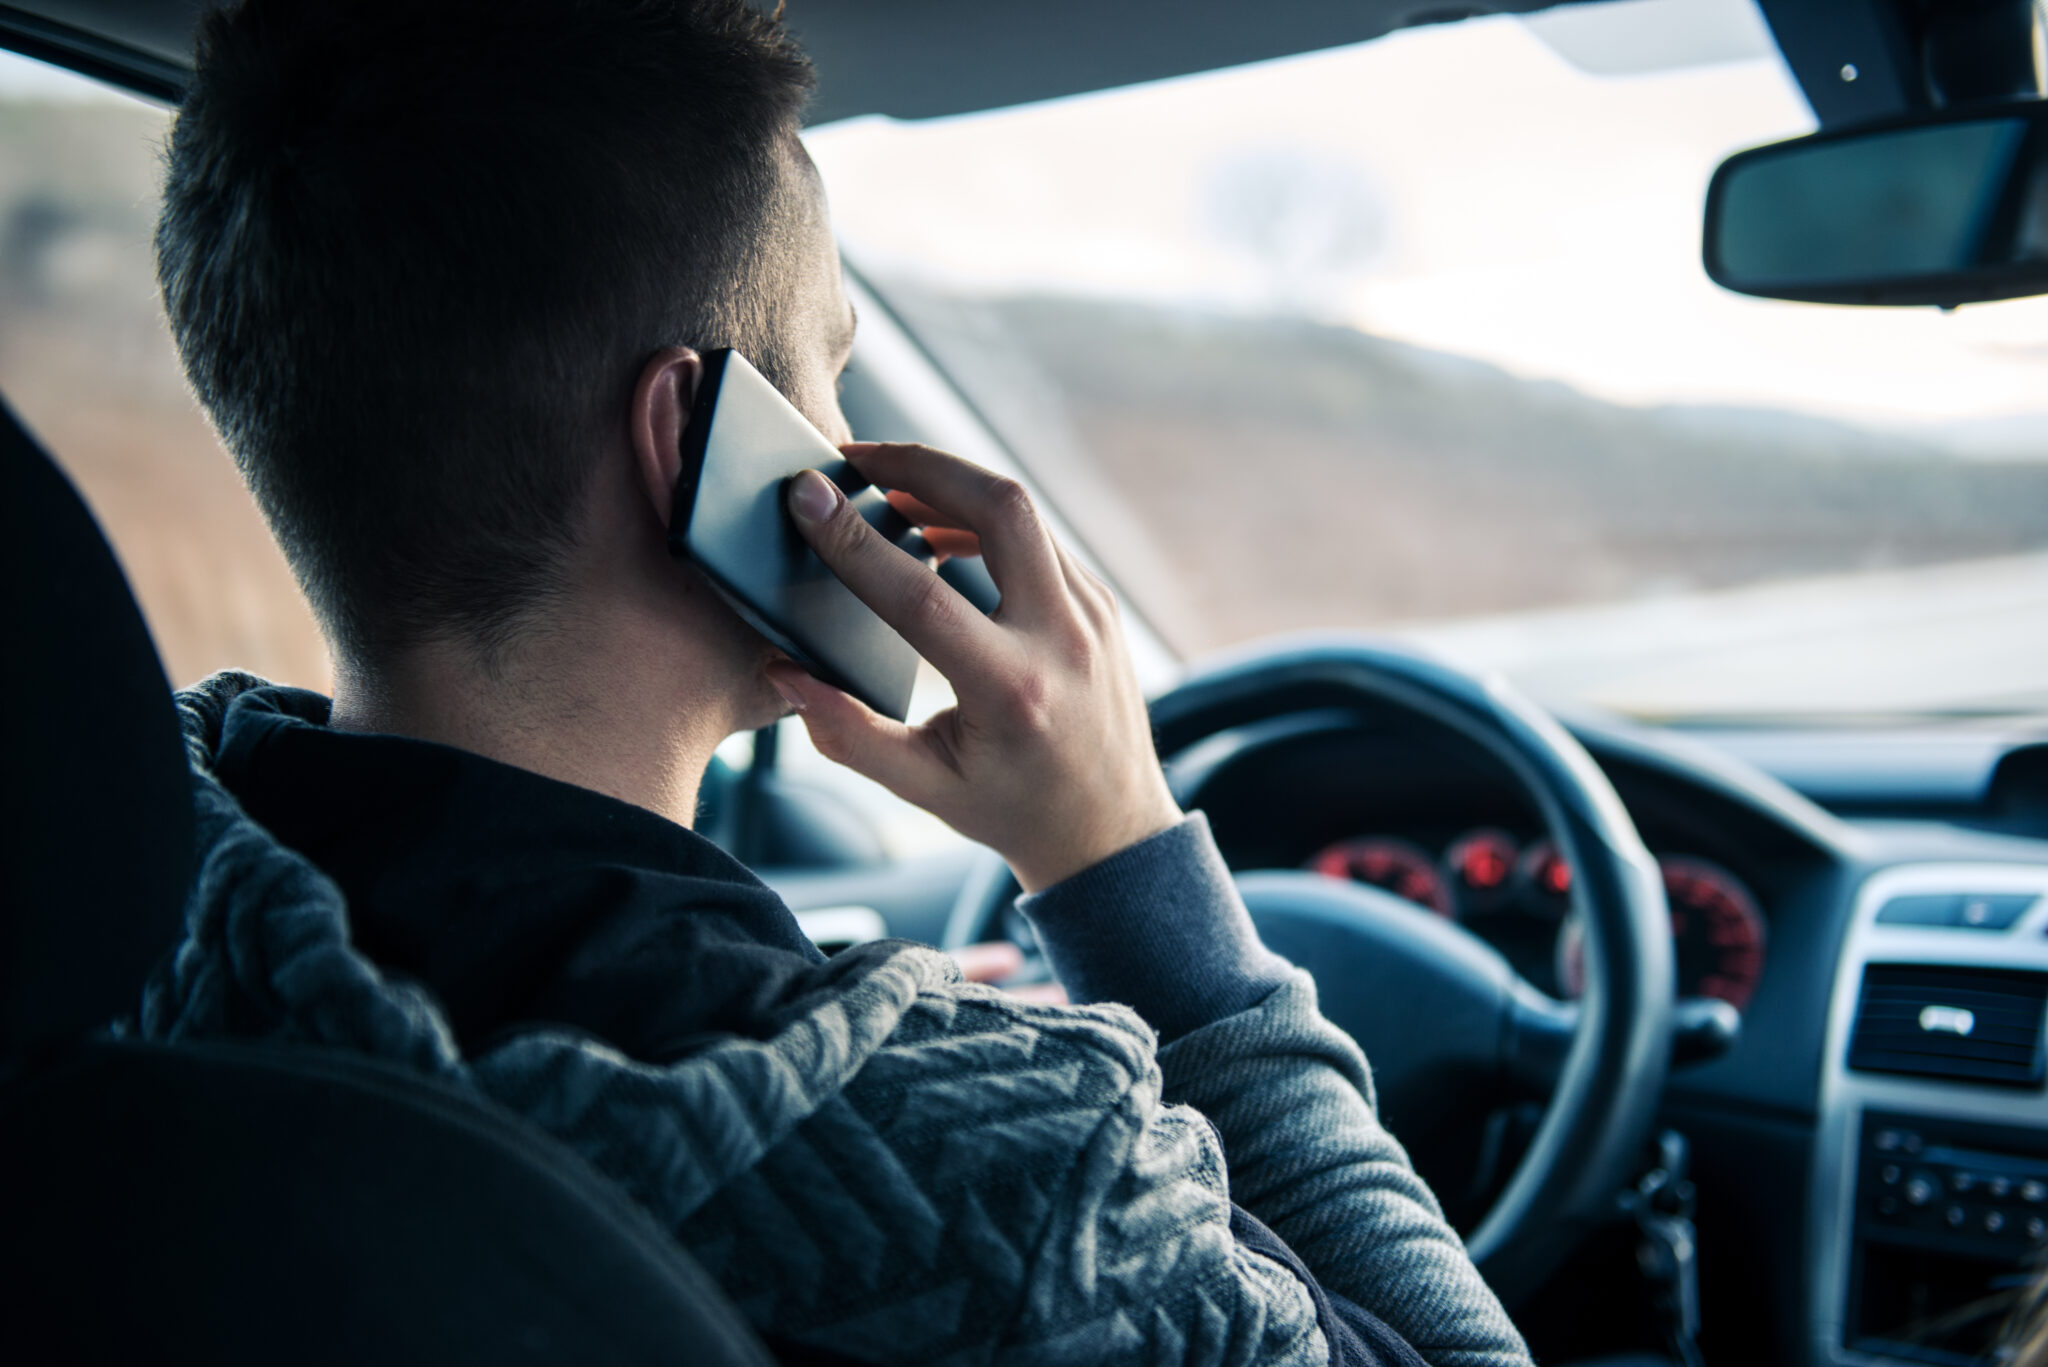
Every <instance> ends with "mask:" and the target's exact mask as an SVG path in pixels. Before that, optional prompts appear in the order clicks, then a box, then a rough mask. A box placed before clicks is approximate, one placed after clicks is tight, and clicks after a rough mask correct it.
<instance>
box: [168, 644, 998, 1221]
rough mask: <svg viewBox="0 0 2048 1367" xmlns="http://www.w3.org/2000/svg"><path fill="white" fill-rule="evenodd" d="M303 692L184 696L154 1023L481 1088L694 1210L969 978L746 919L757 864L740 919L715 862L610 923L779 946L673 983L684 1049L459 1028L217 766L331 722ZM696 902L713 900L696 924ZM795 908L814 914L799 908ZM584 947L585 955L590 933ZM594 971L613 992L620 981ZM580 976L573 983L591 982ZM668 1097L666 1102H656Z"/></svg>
mask: <svg viewBox="0 0 2048 1367" xmlns="http://www.w3.org/2000/svg"><path fill="white" fill-rule="evenodd" d="M296 693H297V691H296V690H281V689H276V688H274V687H273V686H271V685H269V684H267V683H265V682H264V681H263V680H261V679H257V678H255V677H253V676H251V675H246V674H221V675H216V676H214V677H213V678H211V679H208V680H207V681H206V682H204V683H202V684H200V685H198V686H197V687H195V688H192V689H188V690H185V691H184V692H181V693H180V694H179V695H178V706H179V712H180V716H181V720H182V722H183V725H184V729H185V740H186V746H187V752H188V755H189V757H190V759H191V760H192V764H193V773H192V782H193V790H194V791H193V798H194V806H195V808H196V811H197V816H198V826H199V832H198V838H199V845H200V852H201V853H200V869H199V875H198V877H197V879H196V880H195V882H194V886H193V892H192V895H191V900H190V902H189V904H188V906H187V913H186V932H185V937H184V940H183V941H182V942H181V943H180V945H179V946H178V948H177V949H176V950H175V951H174V952H173V954H172V955H171V957H170V958H169V959H168V960H167V961H166V962H165V963H164V964H162V965H161V966H160V967H159V968H158V970H157V972H156V973H155V974H154V975H153V976H152V978H151V980H150V982H149V984H148V986H147V988H146V989H145V994H144V999H143V1003H142V1012H141V1017H140V1022H139V1024H140V1032H141V1034H142V1035H143V1036H144V1037H145V1038H148V1039H152V1040H157V1041H162V1042H175V1041H179V1040H185V1039H206V1038H227V1037H232V1038H240V1039H250V1038H258V1039H261V1038H272V1039H279V1040H289V1041H292V1042H295V1043H303V1044H313V1045H324V1046H329V1047H336V1048H343V1049H348V1050H351V1051H353V1052H357V1053H364V1054H369V1055H372V1056H374V1057H379V1058H383V1059H386V1060H389V1061H391V1062H394V1063H397V1064H400V1065H403V1066H406V1067H410V1068H413V1069H415V1070H417V1071H419V1072H421V1073H423V1074H425V1075H428V1076H432V1077H436V1078H439V1079H441V1080H443V1081H446V1082H451V1083H454V1084H457V1085H462V1086H467V1087H471V1088H474V1089H475V1090H476V1091H478V1092H480V1093H482V1094H483V1095H485V1096H487V1097H490V1098H491V1099H493V1100H495V1101H497V1102H499V1103H501V1104H503V1105H504V1106H506V1107H507V1108H508V1109H510V1110H512V1111H514V1112H517V1113H520V1114H523V1115H525V1116H526V1117H528V1118H529V1119H530V1120H532V1121H533V1122H535V1123H537V1124H539V1125H540V1126H541V1127H542V1128H543V1129H546V1130H548V1131H550V1132H551V1133H553V1134H555V1135H556V1137H558V1138H560V1139H562V1140H564V1141H565V1142H567V1143H568V1144H570V1146H571V1147H572V1148H575V1149H577V1150H578V1151H580V1152H582V1153H584V1154H586V1155H587V1156H590V1157H592V1158H594V1159H596V1160H597V1161H598V1162H599V1164H600V1166H602V1167H604V1168H606V1169H608V1170H610V1171H613V1172H614V1173H616V1174H619V1175H620V1180H622V1181H623V1182H624V1183H625V1185H626V1186H627V1187H628V1188H629V1190H631V1193H632V1195H634V1196H635V1197H636V1198H637V1199H639V1200H640V1201H641V1202H642V1203H643V1204H645V1205H647V1206H648V1208H649V1209H650V1210H651V1211H653V1212H654V1213H655V1214H656V1215H657V1216H659V1217H660V1218H662V1219H664V1220H667V1221H670V1222H680V1221H681V1220H682V1219H684V1218H685V1217H686V1216H687V1215H688V1214H689V1213H690V1212H691V1211H692V1210H694V1209H695V1208H696V1207H697V1206H698V1205H700V1204H701V1203H702V1202H703V1201H704V1200H705V1199H706V1198H707V1197H708V1196H709V1195H710V1194H711V1193H712V1192H714V1191H716V1190H717V1189H718V1188H719V1187H720V1186H721V1185H723V1184H724V1183H725V1182H726V1181H728V1180H730V1179H731V1178H732V1177H733V1176H734V1175H736V1174H737V1173H739V1172H742V1171H744V1170H745V1169H747V1168H748V1167H751V1166H752V1165H753V1164H754V1163H756V1162H758V1161H759V1160H760V1158H761V1157H762V1156H763V1155H764V1154H765V1153H766V1152H767V1151H768V1150H769V1149H771V1148H772V1147H774V1145H775V1144H776V1143H777V1142H778V1141H780V1140H781V1139H782V1138H783V1137H785V1136H786V1135H788V1134H789V1133H790V1131H791V1130H793V1129H794V1128H795V1127H796V1126H797V1125H799V1124H800V1123H802V1122H803V1121H804V1120H805V1119H806V1118H808V1117H809V1116H810V1115H812V1114H813V1113H815V1112H816V1111H817V1109H818V1108H819V1107H820V1106H822V1105H823V1104H824V1103H825V1102H826V1101H827V1100H829V1099H830V1098H831V1097H832V1096H834V1095H836V1094H837V1093H838V1092H839V1091H841V1090H843V1089H844V1088H845V1087H846V1085H847V1084H848V1083H849V1082H850V1081H851V1080H852V1078H853V1077H854V1075H855V1074H857V1073H858V1072H859V1071H860V1069H861V1067H862V1066H863V1065H864V1064H865V1063H866V1062H867V1061H868V1060H869V1059H870V1058H871V1057H873V1055H874V1054H875V1053H876V1052H877V1051H878V1050H879V1049H880V1048H881V1046H882V1044H883V1041H884V1040H886V1039H887V1038H888V1037H889V1035H890V1033H891V1032H892V1031H894V1030H895V1029H896V1027H897V1025H898V1024H899V1022H900V1021H901V1020H902V1018H903V1016H904V1014H905V1012H906V1011H908V1010H909V1009H910V1007H911V1006H912V1004H913V1003H914V1002H915V1001H916V1000H917V998H918V996H919V995H920V994H921V993H924V992H928V991H934V990H940V991H943V990H947V989H949V988H950V986H951V985H952V984H955V983H957V982H958V981H959V972H958V969H957V968H956V967H955V966H954V965H953V963H952V961H951V960H950V959H949V958H947V957H946V956H944V955H942V954H938V953H936V952H934V951H931V950H928V949H925V948H923V947H921V946H916V945H911V944H907V943H904V942H899V941H882V942H878V943H876V944H871V945H863V946H859V947H857V948H856V949H853V950H849V951H847V952H846V953H844V954H841V955H839V956H837V957H835V958H833V959H830V960H825V959H822V957H821V956H817V955H816V952H815V950H812V951H811V952H810V953H809V954H805V953H802V952H801V951H800V950H799V949H798V948H797V947H795V946H790V945H787V944H786V943H763V942H762V941H761V940H759V939H750V938H749V936H748V935H747V934H746V933H744V932H745V930H746V928H747V927H748V926H750V925H756V924H766V925H771V926H772V924H773V922H772V919H771V920H769V921H767V922H763V921H762V920H761V915H760V913H762V912H764V911H765V910H767V909H768V908H767V907H766V906H765V904H764V903H762V902H761V900H760V898H759V895H758V894H765V895H766V897H767V898H769V899H773V893H772V892H768V891H767V889H765V888H764V887H762V886H761V885H760V884H759V883H758V881H757V880H753V879H752V877H751V875H746V876H745V881H744V882H734V883H733V885H732V886H733V887H734V889H735V895H734V899H733V905H734V906H736V907H737V908H738V912H737V913H736V915H737V919H735V917H734V916H723V915H720V914H719V912H720V908H721V907H724V906H725V905H726V904H725V901H724V898H723V897H722V895H721V894H719V893H717V892H716V890H715V888H714V887H713V886H711V885H713V884H716V883H717V882H719V880H718V879H715V878H708V877H707V878H706V879H705V882H704V883H703V885H702V886H701V887H700V891H701V892H702V893H703V896H702V897H701V898H699V899H698V902H697V904H696V905H695V906H694V907H692V906H691V905H689V904H688V903H687V902H686V903H685V904H684V905H681V906H679V907H677V908H676V909H675V911H674V914H672V915H669V916H666V917H663V916H653V915H646V916H643V915H642V914H641V913H639V912H638V911H635V912H634V913H633V914H632V915H630V916H628V917H626V918H625V921H624V923H623V924H607V925H604V926H603V927H601V928H600V930H601V933H604V934H608V935H610V936H612V937H613V943H612V944H611V948H612V949H613V950H616V948H617V944H616V937H617V936H619V935H624V936H627V937H628V938H629V939H630V938H631V937H633V936H636V935H637V936H639V937H640V939H639V940H637V941H635V943H639V944H642V945H645V946H651V947H654V948H658V949H659V950H660V951H661V954H660V955H658V956H653V950H652V949H650V950H649V952H648V954H645V955H642V956H641V957H642V958H643V959H644V958H648V957H650V956H653V957H666V956H668V955H670V954H675V953H678V952H687V951H688V950H690V949H692V948H695V949H700V950H702V951H703V953H704V954H705V955H706V956H708V959H709V962H708V963H707V964H706V965H704V966H703V968H704V971H703V972H701V973H700V974H699V975H698V976H699V979H700V980H701V981H704V982H711V983H716V982H719V981H721V980H722V979H723V977H724V976H725V975H724V973H722V972H721V969H720V965H721V964H723V965H724V967H725V968H727V969H730V970H731V971H732V972H733V973H738V972H740V971H741V970H744V969H747V968H749V967H751V968H755V969H758V968H759V967H760V966H761V964H762V963H763V962H764V960H763V957H762V956H763V954H764V952H765V953H766V954H770V955H775V956H780V960H779V963H780V967H779V971H778V972H777V973H776V975H775V982H774V985H773V987H772V989H771V990H767V991H765V992H756V993H753V994H748V995H741V996H737V997H736V996H734V995H732V994H729V993H728V994H720V993H717V992H714V993H711V994H710V995H711V996H712V997H713V998H716V999H717V1000H716V1002H715V1004H714V1005H713V1006H711V1007H706V1006H705V1005H704V1004H703V1002H702V1001H701V1000H699V1001H697V1002H696V1003H695V1004H693V1003H692V1000H691V998H690V997H689V995H688V994H687V993H678V994H675V995H676V998H677V1000H678V1001H679V1002H680V1003H681V1004H680V1006H679V1007H678V1008H677V1010H676V1012H675V1013H674V1014H673V1016H672V1017H671V1018H669V1019H667V1020H664V1021H663V1022H661V1023H660V1032H661V1033H662V1034H663V1035H664V1037H665V1039H666V1049H667V1051H668V1052H669V1053H671V1054H672V1055H673V1056H670V1057H648V1056H641V1057H635V1056H633V1055H631V1054H629V1053H628V1052H626V1050H625V1049H624V1048H622V1047H621V1046H620V1045H619V1044H618V1043H614V1042H609V1041H608V1040H607V1039H605V1038H601V1037H600V1036H599V1035H598V1034H597V1033H596V1032H595V1031H594V1030H593V1029H591V1028H590V1027H589V1025H587V1024H585V1023H583V1022H579V1021H575V1020H564V1021H562V1022H561V1023H559V1024H538V1025H517V1024H507V1023H498V1024H496V1025H494V1026H493V1027H492V1028H490V1029H488V1030H487V1031H479V1032H474V1033H472V1032H464V1033H458V1031H457V1029H456V1027H455V1025H454V1024H453V1023H452V1022H451V1020H450V1018H449V1015H448V1013H447V1011H446V1009H445V1008H444V1005H443V1003H442V1001H441V1000H440V999H439V997H438V996H437V995H436V993H435V992H434V991H433V990H432V989H431V988H430V987H429V986H427V985H425V984H423V983H421V982H419V981H413V980H409V979H408V978H407V977H405V976H402V975H400V974H397V973H392V972H388V971H387V970H386V968H385V967H382V966H380V964H379V963H378V962H376V961H374V960H373V959H372V957H371V956H370V955H368V954H366V953H364V952H363V951H362V949H361V948H360V947H359V946H358V945H357V944H356V943H355V942H354V940H353V938H352V935H351V923H350V908H349V904H348V898H347V896H346V894H345V893H344V890H343V888H342V887H341V885H339V884H338V883H337V882H336V880H335V879H334V878H332V877H330V876H329V875H328V874H327V873H326V872H324V871H323V870H322V868H320V867H319V866H318V865H316V864H315V863H314V862H313V861H312V860H311V859H309V858H307V857H306V855H304V854H302V853H300V852H299V851H298V850H295V849H293V848H291V847H290V846H288V845H286V844H285V843H283V842H281V841H280V840H278V839H277V838H276V837H275V836H274V835H273V834H272V833H271V832H270V831H269V830H267V829H266V828H265V827H264V826H262V825H260V824H258V823H257V821H255V820H254V819H253V818H252V817H251V816H250V815H249V813H248V812H246V811H245V810H244V809H243V807H242V806H241V804H240V803H238V802H237V800H236V798H235V797H234V796H233V795H232V794H231V793H230V792H229V790H228V788H227V787H225V786H224V785H223V784H222V783H221V782H220V780H219V778H218V777H217V776H216V767H217V766H218V765H219V764H220V763H221V762H222V760H223V759H224V758H226V759H228V760H229V761H230V763H231V764H232V763H233V762H234V755H233V753H232V751H233V749H234V748H235V745H237V744H239V743H240V738H241V737H243V736H244V734H245V732H246V731H247V729H248V728H250V727H255V728H256V729H257V730H263V729H266V728H268V727H270V726H271V725H272V723H270V722H268V721H265V720H264V718H265V717H266V716H268V717H284V718H287V719H289V720H292V721H294V722H295V723H296V724H297V725H301V726H313V725H316V723H314V722H313V721H312V720H311V719H310V718H308V717H306V716H304V715H297V716H295V715H294V714H293V712H292V707H293V706H297V707H300V708H302V709H303V708H304V707H305V706H306V704H305V702H304V701H303V700H304V699H305V698H310V697H316V695H303V694H300V695H298V698H297V700H294V699H293V698H292V697H290V696H281V695H291V694H296ZM323 719H324V718H323ZM381 739H394V738H381ZM409 743H410V744H419V743H418V742H409ZM433 748H434V749H441V748H442V747H433ZM469 758H474V757H469ZM477 762H478V763H481V764H489V763H490V762H489V761H481V760H479V761H477ZM494 767H495V768H500V769H502V768H505V767H506V766H494ZM515 772H516V771H515ZM524 777H526V778H529V779H536V781H538V782H541V783H546V782H548V781H547V780H542V779H537V776H532V775H526V776H524ZM555 786H557V787H566V785H555ZM588 796H592V797H594V796H596V795H588ZM599 800H600V801H608V800H606V799H599ZM614 805H617V806H623V805H624V804H614ZM640 815H642V816H647V818H648V819H649V820H658V818H653V817H651V816H648V814H645V813H641V814H640ZM664 824H666V823H664ZM676 829H680V828H676ZM685 834H687V833H685ZM694 838H695V837H692V839H694ZM693 867H694V866H693ZM733 868H735V869H738V866H737V865H734V866H733ZM739 872H740V873H741V874H744V870H743V869H740V870H739ZM701 873H702V870H701V869H699V870H697V871H696V872H693V873H690V874H688V875H687V876H688V877H693V878H694V877H698V876H700V874H701ZM541 881H543V882H545V879H542V880H541ZM748 884H751V886H752V889H754V890H758V894H757V893H756V892H755V891H751V890H749V889H748V886H747V885H748ZM774 907H776V908H779V907H780V903H779V901H778V902H775V903H774ZM696 912H709V913H711V914H710V915H709V916H708V917H707V918H706V919H705V920H704V923H703V924H702V925H700V926H697V927H696V928H695V929H693V928H692V922H691V917H692V915H693V914H695V913H696ZM781 915H782V916H783V917H784V918H788V919H789V924H790V926H791V927H794V919H793V918H790V917H789V913H788V911H787V909H786V908H783V909H781ZM643 922H644V924H643ZM736 927H737V929H736ZM568 949H569V951H570V954H571V956H572V957H573V954H574V950H575V945H574V944H573V943H572V944H570V945H569V946H568ZM624 957H625V959H626V960H627V961H628V962H631V961H633V960H634V958H635V956H634V955H632V954H627V955H625V956H624ZM545 986H546V985H545V984H543V990H544V989H545ZM585 986H586V988H587V989H588V990H589V991H591V992H594V993H595V994H596V995H598V996H600V997H601V996H602V995H603V993H604V992H605V990H606V986H607V985H606V984H605V983H603V982H597V983H594V984H586V985H585ZM562 996H563V999H564V1000H569V1001H573V1000H575V999H577V998H578V996H579V994H577V993H567V994H562ZM561 1014H563V1015H570V1016H573V1015H575V1014H577V1013H576V1012H575V1011H574V1010H568V1011H564V1012H562V1013H561ZM635 1052H636V1053H637V1052H639V1051H637V1050H636V1051H635ZM657 1098H658V1099H660V1104H651V1103H653V1102H655V1101H656V1100H657ZM609 1147H620V1148H626V1147H629V1148H630V1149H631V1151H632V1157H631V1161H629V1162H621V1163H618V1164H616V1165H615V1164H612V1163H607V1162H604V1155H605V1153H606V1152H607V1150H608V1148H609ZM635 1172H638V1173H640V1174H643V1175H644V1178H643V1180H635V1178H634V1177H633V1175H632V1174H633V1173H635Z"/></svg>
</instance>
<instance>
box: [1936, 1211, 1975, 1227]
mask: <svg viewBox="0 0 2048 1367" xmlns="http://www.w3.org/2000/svg"><path fill="white" fill-rule="evenodd" d="M1942 1218H1943V1219H1944V1220H1947V1221H1948V1227H1949V1228H1950V1229H1961V1228H1962V1227H1963V1222H1964V1221H1965V1220H1967V1219H1969V1218H1970V1213H1969V1212H1968V1211H1966V1210H1964V1209H1963V1208H1962V1207H1961V1206H1950V1207H1949V1208H1948V1209H1947V1210H1945V1211H1943V1212H1942Z"/></svg>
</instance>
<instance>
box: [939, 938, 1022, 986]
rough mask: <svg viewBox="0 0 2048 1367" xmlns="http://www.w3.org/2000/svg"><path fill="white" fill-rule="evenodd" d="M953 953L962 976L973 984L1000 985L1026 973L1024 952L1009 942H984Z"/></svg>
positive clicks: (963, 947) (965, 946)
mask: <svg viewBox="0 0 2048 1367" xmlns="http://www.w3.org/2000/svg"><path fill="white" fill-rule="evenodd" d="M951 952H952V955H953V960H954V962H956V963H958V964H959V965H960V975H961V976H962V977H964V978H966V979H967V981H969V982H971V983H999V982H1001V981H1002V980H1003V979H1005V978H1011V977H1015V976H1016V975H1017V974H1019V973H1021V972H1023V971H1024V951H1023V950H1021V949H1019V948H1017V946H1015V945H1013V944H1011V943H1010V942H1009V941H1008V940H984V941H983V942H982V943H980V944H977V945H962V946H960V948H958V949H956V950H953V951H951Z"/></svg>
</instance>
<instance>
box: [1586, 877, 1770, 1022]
mask: <svg viewBox="0 0 2048 1367" xmlns="http://www.w3.org/2000/svg"><path fill="white" fill-rule="evenodd" d="M1657 867H1658V869H1659V870H1660V871H1661V872H1662V873H1663V875H1664V899H1665V901H1667V902H1669V903H1670V904H1671V941H1672V948H1673V950H1674V951H1675V957H1676V958H1677V960H1678V995H1679V996H1681V997H1718V998H1720V999H1721V1000H1722V1001H1724V1002H1727V1003H1728V1004H1729V1005H1730V1006H1732V1007H1734V1008H1735V1009H1736V1010H1738V1011H1740V1010H1742V1009H1743V1008H1744V1007H1746V1006H1748V1005H1749V1000H1750V998H1751V997H1753V996H1755V995H1756V987H1757V983H1758V981H1759V980H1760V979H1761V978H1762V977H1763V971H1764V937H1765V927H1764V917H1763V913H1762V912H1761V911H1759V910H1758V909H1757V905H1756V899H1755V898H1754V897H1752V896H1750V894H1749V889H1748V888H1745V887H1744V886H1743V885H1742V881H1741V880H1740V879H1738V878H1737V877H1736V876H1735V875H1734V874H1732V873H1730V872H1728V870H1726V869H1724V868H1722V867H1721V866H1720V865H1719V864H1712V863H1709V862H1708V861H1706V860H1704V859H1692V858H1686V857H1680V856H1666V857H1664V858H1661V859H1659V860H1658V861H1657ZM1557 981H1558V988H1559V990H1560V991H1562V992H1563V994H1564V995H1565V996H1567V997H1576V996H1578V995H1579V993H1581V992H1583V991H1584V990H1585V986H1586V941H1585V929H1584V927H1583V926H1581V925H1580V923H1579V918H1578V917H1577V916H1571V917H1568V918H1567V919H1566V921H1565V923H1564V929H1563V931H1562V932H1561V933H1560V934H1559V935H1558V937H1557Z"/></svg>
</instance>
